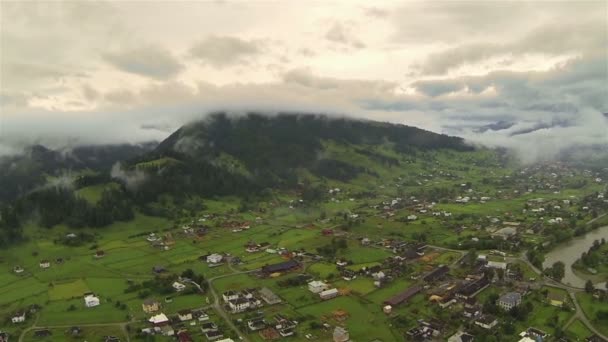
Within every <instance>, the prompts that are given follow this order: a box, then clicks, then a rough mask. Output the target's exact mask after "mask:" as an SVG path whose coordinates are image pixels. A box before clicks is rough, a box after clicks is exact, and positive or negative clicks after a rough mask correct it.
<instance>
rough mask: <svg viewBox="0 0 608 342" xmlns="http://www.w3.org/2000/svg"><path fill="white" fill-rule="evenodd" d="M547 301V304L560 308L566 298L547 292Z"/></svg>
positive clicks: (556, 293)
mask: <svg viewBox="0 0 608 342" xmlns="http://www.w3.org/2000/svg"><path fill="white" fill-rule="evenodd" d="M547 300H548V301H549V304H551V305H553V306H557V307H560V308H561V307H562V306H563V305H564V302H565V301H566V296H565V295H564V294H560V293H558V292H549V294H548V295H547Z"/></svg>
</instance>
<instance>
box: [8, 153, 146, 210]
mask: <svg viewBox="0 0 608 342" xmlns="http://www.w3.org/2000/svg"><path fill="white" fill-rule="evenodd" d="M156 145H157V143H145V144H138V145H130V144H117V145H100V146H78V147H75V148H73V149H69V150H51V149H49V148H46V147H44V146H41V145H34V146H30V147H28V148H26V149H25V151H24V152H23V153H22V154H19V155H16V156H9V157H3V158H0V184H2V186H1V187H0V202H7V201H10V200H13V199H15V198H17V197H19V196H23V195H25V194H26V193H28V192H29V191H31V190H32V189H35V188H37V187H41V186H43V185H45V184H47V183H49V182H51V183H52V182H54V181H61V180H63V179H66V178H73V177H75V176H76V175H78V174H80V173H81V172H83V171H89V172H90V173H109V170H110V169H111V167H112V166H113V165H114V164H115V163H116V162H118V161H121V160H127V159H131V158H134V157H135V156H139V155H142V154H143V153H146V152H149V151H152V150H153V149H154V148H155V147H156Z"/></svg>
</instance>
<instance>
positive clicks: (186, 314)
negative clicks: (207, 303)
mask: <svg viewBox="0 0 608 342" xmlns="http://www.w3.org/2000/svg"><path fill="white" fill-rule="evenodd" d="M177 318H179V320H180V321H182V322H185V321H191V320H192V311H190V310H181V311H178V312H177Z"/></svg>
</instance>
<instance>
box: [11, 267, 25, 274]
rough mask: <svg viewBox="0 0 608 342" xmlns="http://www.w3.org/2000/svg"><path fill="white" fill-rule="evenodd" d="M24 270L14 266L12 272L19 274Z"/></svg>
mask: <svg viewBox="0 0 608 342" xmlns="http://www.w3.org/2000/svg"><path fill="white" fill-rule="evenodd" d="M23 271H24V269H23V267H21V266H15V267H13V272H15V273H17V274H19V273H23Z"/></svg>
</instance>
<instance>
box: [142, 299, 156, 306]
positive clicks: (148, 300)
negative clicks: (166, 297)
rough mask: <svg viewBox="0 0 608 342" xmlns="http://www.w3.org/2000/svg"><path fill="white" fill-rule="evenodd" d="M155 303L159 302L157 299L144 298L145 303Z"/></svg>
mask: <svg viewBox="0 0 608 342" xmlns="http://www.w3.org/2000/svg"><path fill="white" fill-rule="evenodd" d="M155 304H159V303H158V301H157V300H156V299H153V298H148V299H146V300H144V305H155Z"/></svg>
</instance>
